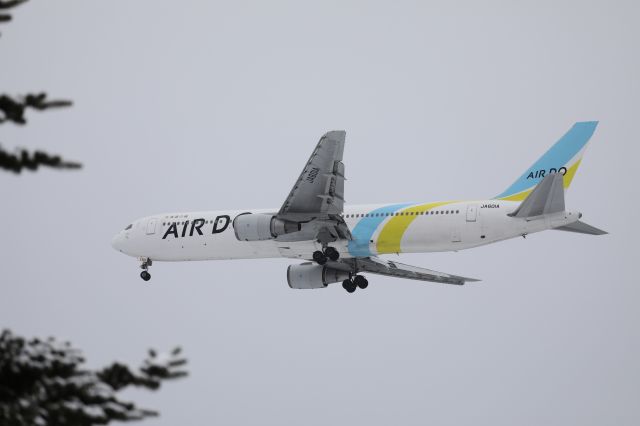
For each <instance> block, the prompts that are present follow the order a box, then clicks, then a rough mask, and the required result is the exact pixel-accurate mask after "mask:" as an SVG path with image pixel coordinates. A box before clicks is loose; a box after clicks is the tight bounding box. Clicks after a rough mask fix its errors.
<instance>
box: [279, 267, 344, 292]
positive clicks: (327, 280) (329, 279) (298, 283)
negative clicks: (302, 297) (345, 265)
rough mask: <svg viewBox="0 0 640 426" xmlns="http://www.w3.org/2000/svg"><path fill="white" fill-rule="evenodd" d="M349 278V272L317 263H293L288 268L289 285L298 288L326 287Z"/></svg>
mask: <svg viewBox="0 0 640 426" xmlns="http://www.w3.org/2000/svg"><path fill="white" fill-rule="evenodd" d="M348 278H349V273H348V272H346V271H341V270H339V269H334V268H330V267H328V266H322V265H317V264H315V263H302V264H300V265H291V266H289V268H288V269H287V282H288V283H289V287H291V288H297V289H309V288H324V287H326V286H327V285H329V284H332V283H338V282H341V281H344V280H346V279H348Z"/></svg>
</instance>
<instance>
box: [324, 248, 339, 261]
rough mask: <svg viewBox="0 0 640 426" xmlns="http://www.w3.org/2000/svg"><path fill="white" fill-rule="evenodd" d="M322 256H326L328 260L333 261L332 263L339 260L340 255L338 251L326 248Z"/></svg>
mask: <svg viewBox="0 0 640 426" xmlns="http://www.w3.org/2000/svg"><path fill="white" fill-rule="evenodd" d="M324 255H325V256H327V257H328V258H329V259H331V260H333V261H334V262H335V261H336V260H338V259H340V253H339V252H338V250H336V249H335V248H333V247H327V248H326V249H325V251H324Z"/></svg>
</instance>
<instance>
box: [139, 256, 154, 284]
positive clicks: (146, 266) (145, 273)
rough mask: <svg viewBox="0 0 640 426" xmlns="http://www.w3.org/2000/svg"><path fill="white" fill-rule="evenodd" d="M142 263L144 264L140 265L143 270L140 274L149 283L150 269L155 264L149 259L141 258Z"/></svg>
mask: <svg viewBox="0 0 640 426" xmlns="http://www.w3.org/2000/svg"><path fill="white" fill-rule="evenodd" d="M140 261H141V262H142V264H141V265H140V268H142V272H140V278H142V279H143V280H145V281H149V280H150V279H151V274H150V273H149V271H148V269H149V266H151V265H153V262H152V261H151V259H149V258H147V257H143V258H140Z"/></svg>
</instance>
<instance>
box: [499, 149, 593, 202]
mask: <svg viewBox="0 0 640 426" xmlns="http://www.w3.org/2000/svg"><path fill="white" fill-rule="evenodd" d="M581 161H582V159H580V160H578V161H576V162H575V163H573V166H571V167H569V168H568V169H567V171H566V172H565V174H564V179H563V183H564V189H567V188H569V186H570V185H571V181H572V180H573V178H574V176H575V175H576V172H577V171H578V167H580V162H581ZM533 188H535V187H531V188H529V189H526V190H524V191H522V192H518V193H517V194H513V195H509V196H508V197H502V198H500V199H501V200H505V201H522V200H524V199H525V198H527V196H528V195H529V194H530V193H531V191H533Z"/></svg>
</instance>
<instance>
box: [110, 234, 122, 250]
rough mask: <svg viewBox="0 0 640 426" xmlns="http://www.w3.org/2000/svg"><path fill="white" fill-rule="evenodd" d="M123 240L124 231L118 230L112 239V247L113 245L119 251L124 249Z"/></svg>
mask: <svg viewBox="0 0 640 426" xmlns="http://www.w3.org/2000/svg"><path fill="white" fill-rule="evenodd" d="M123 240H124V236H123V235H122V232H118V233H117V234H116V235H114V237H113V238H112V239H111V247H113V248H114V249H116V250H118V251H122V242H123Z"/></svg>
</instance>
